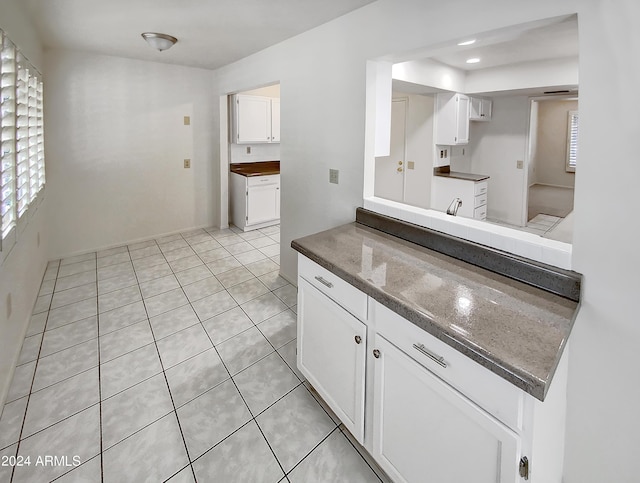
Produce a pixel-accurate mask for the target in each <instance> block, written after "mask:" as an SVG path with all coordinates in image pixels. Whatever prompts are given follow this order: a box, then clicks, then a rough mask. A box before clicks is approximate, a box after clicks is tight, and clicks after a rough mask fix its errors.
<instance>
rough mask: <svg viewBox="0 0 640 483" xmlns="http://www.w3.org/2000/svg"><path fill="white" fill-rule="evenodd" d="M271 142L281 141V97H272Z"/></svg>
mask: <svg viewBox="0 0 640 483" xmlns="http://www.w3.org/2000/svg"><path fill="white" fill-rule="evenodd" d="M271 142H272V143H279V142H280V99H271Z"/></svg>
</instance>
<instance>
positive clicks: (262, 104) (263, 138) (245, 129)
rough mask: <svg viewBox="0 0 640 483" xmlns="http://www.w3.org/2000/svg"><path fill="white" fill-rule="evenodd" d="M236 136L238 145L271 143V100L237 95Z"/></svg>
mask: <svg viewBox="0 0 640 483" xmlns="http://www.w3.org/2000/svg"><path fill="white" fill-rule="evenodd" d="M235 102H236V106H235V112H236V118H235V128H236V133H235V134H236V135H235V139H234V141H235V142H236V143H238V144H245V143H268V142H270V141H271V99H270V98H269V97H261V96H246V95H237V96H236V98H235Z"/></svg>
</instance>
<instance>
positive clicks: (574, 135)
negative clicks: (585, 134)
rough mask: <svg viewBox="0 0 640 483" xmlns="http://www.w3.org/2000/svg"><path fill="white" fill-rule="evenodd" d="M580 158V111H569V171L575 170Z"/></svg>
mask: <svg viewBox="0 0 640 483" xmlns="http://www.w3.org/2000/svg"><path fill="white" fill-rule="evenodd" d="M577 160H578V111H569V125H568V132H567V171H570V172H575V170H576V163H577Z"/></svg>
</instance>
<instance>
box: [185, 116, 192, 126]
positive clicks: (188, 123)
mask: <svg viewBox="0 0 640 483" xmlns="http://www.w3.org/2000/svg"><path fill="white" fill-rule="evenodd" d="M184 125H185V126H190V125H191V117H190V116H184Z"/></svg>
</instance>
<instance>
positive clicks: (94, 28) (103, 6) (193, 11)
mask: <svg viewBox="0 0 640 483" xmlns="http://www.w3.org/2000/svg"><path fill="white" fill-rule="evenodd" d="M372 1H374V0H26V3H27V8H28V11H29V14H30V15H31V17H32V18H33V20H34V22H35V24H36V27H37V28H38V30H39V32H40V35H41V38H42V41H43V43H44V45H45V47H46V48H63V49H71V50H81V51H87V52H95V53H99V54H105V55H114V56H119V57H128V58H132V59H141V60H149V61H155V62H164V63H169V64H180V65H188V66H193V67H203V68H209V69H216V68H218V67H221V66H223V65H226V64H229V63H231V62H234V61H236V60H238V59H241V58H243V57H246V56H247V55H250V54H252V53H255V52H258V51H260V50H263V49H265V48H266V47H269V46H271V45H274V44H277V43H278V42H281V41H283V40H285V39H288V38H290V37H293V36H295V35H297V34H299V33H302V32H304V31H307V30H310V29H312V28H314V27H317V26H319V25H321V24H323V23H326V22H328V21H330V20H332V19H334V18H337V17H340V16H341V15H344V14H345V13H348V12H350V11H352V10H355V9H357V8H360V7H362V6H364V5H367V4H369V3H372ZM142 32H160V33H165V34H169V35H173V36H174V37H177V38H178V43H177V44H176V45H174V46H173V47H172V48H171V49H169V50H167V51H164V52H158V51H156V50H154V49H152V48H151V47H150V46H149V45H147V43H146V42H145V41H144V40H143V39H142V37H141V36H140V34H141V33H142Z"/></svg>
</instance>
